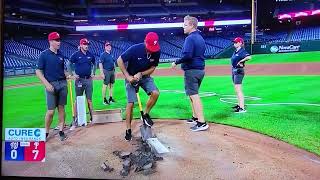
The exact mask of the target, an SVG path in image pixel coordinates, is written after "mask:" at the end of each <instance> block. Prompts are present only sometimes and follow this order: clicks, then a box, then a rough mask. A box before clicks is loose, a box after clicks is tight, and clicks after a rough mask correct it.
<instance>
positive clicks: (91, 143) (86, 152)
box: [2, 120, 320, 180]
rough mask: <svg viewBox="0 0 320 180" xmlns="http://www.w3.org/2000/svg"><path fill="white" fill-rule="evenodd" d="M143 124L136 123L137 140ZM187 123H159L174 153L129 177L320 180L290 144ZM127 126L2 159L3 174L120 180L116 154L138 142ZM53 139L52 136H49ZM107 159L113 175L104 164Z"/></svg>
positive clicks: (314, 163) (88, 130) (91, 130)
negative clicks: (127, 136) (29, 156)
mask: <svg viewBox="0 0 320 180" xmlns="http://www.w3.org/2000/svg"><path fill="white" fill-rule="evenodd" d="M139 124H140V121H134V122H133V135H134V136H135V137H136V138H137V137H138V136H140V135H139V133H140V131H139ZM189 127H190V125H188V124H186V123H185V122H184V121H177V120H158V121H155V125H154V127H153V130H154V132H155V133H156V135H157V137H158V139H159V140H160V141H161V142H162V143H163V144H164V145H165V146H166V147H167V148H168V149H169V150H170V152H169V153H167V154H165V155H164V156H163V157H164V160H163V161H158V162H157V167H156V171H157V172H156V173H154V174H151V175H148V176H144V175H143V174H142V173H140V174H139V173H135V172H133V171H131V172H130V174H129V176H127V177H126V178H128V179H149V178H151V179H162V180H164V179H216V178H219V179H308V180H310V179H320V157H318V156H316V155H314V154H312V153H308V152H306V151H304V150H301V149H297V148H295V147H294V146H292V145H289V144H286V143H284V142H281V141H277V140H275V139H273V138H270V137H267V136H264V135H261V134H257V133H253V132H250V131H247V130H243V129H239V128H234V127H229V126H223V125H216V124H210V128H209V130H208V131H203V132H191V131H190V130H189ZM124 132H125V123H124V122H120V123H110V124H104V125H92V126H87V127H84V128H77V129H76V130H74V131H72V132H69V133H67V135H68V137H69V138H68V139H67V140H66V141H65V142H60V141H59V139H58V136H54V135H53V137H51V138H50V139H49V140H48V142H47V143H46V162H43V163H41V162H37V163H27V162H9V161H4V160H3V159H4V158H2V175H9V176H45V177H68V178H72V177H75V178H108V179H119V178H122V176H120V174H119V172H120V170H121V169H122V162H121V161H120V160H119V158H118V157H116V156H115V155H113V154H112V152H113V151H116V150H119V151H133V150H134V148H135V143H137V142H136V141H135V140H133V141H131V142H126V141H125V140H124ZM51 136H52V135H51ZM106 160H107V162H108V165H109V166H111V167H112V168H114V169H115V170H114V171H113V172H104V171H103V170H102V169H101V167H100V165H101V164H102V163H103V162H105V161H106Z"/></svg>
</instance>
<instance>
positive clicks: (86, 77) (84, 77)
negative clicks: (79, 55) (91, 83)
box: [79, 76, 91, 79]
mask: <svg viewBox="0 0 320 180" xmlns="http://www.w3.org/2000/svg"><path fill="white" fill-rule="evenodd" d="M79 78H81V79H90V78H91V76H79Z"/></svg>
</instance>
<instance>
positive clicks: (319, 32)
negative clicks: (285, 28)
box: [289, 27, 320, 41]
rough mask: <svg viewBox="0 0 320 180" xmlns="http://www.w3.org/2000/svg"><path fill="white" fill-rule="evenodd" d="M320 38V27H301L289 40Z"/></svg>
mask: <svg viewBox="0 0 320 180" xmlns="http://www.w3.org/2000/svg"><path fill="white" fill-rule="evenodd" d="M314 39H320V27H310V28H300V29H297V30H295V31H294V32H293V33H292V35H291V38H290V39H289V41H305V40H314Z"/></svg>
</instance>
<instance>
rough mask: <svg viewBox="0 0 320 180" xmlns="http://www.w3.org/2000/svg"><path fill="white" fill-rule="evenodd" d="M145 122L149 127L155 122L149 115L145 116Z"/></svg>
mask: <svg viewBox="0 0 320 180" xmlns="http://www.w3.org/2000/svg"><path fill="white" fill-rule="evenodd" d="M143 122H144V123H145V124H146V125H147V126H149V127H151V126H152V125H153V121H152V120H151V118H150V116H149V114H144V118H143Z"/></svg>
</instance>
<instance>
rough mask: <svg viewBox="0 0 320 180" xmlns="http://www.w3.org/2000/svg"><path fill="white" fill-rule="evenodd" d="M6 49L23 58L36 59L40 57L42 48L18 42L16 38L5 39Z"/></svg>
mask: <svg viewBox="0 0 320 180" xmlns="http://www.w3.org/2000/svg"><path fill="white" fill-rule="evenodd" d="M4 48H5V51H7V52H9V53H12V54H16V55H19V56H21V57H23V58H28V59H32V60H36V59H38V57H39V54H40V52H41V51H40V50H38V49H35V48H32V47H30V46H26V45H24V44H21V43H18V42H16V41H14V40H5V42H4Z"/></svg>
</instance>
